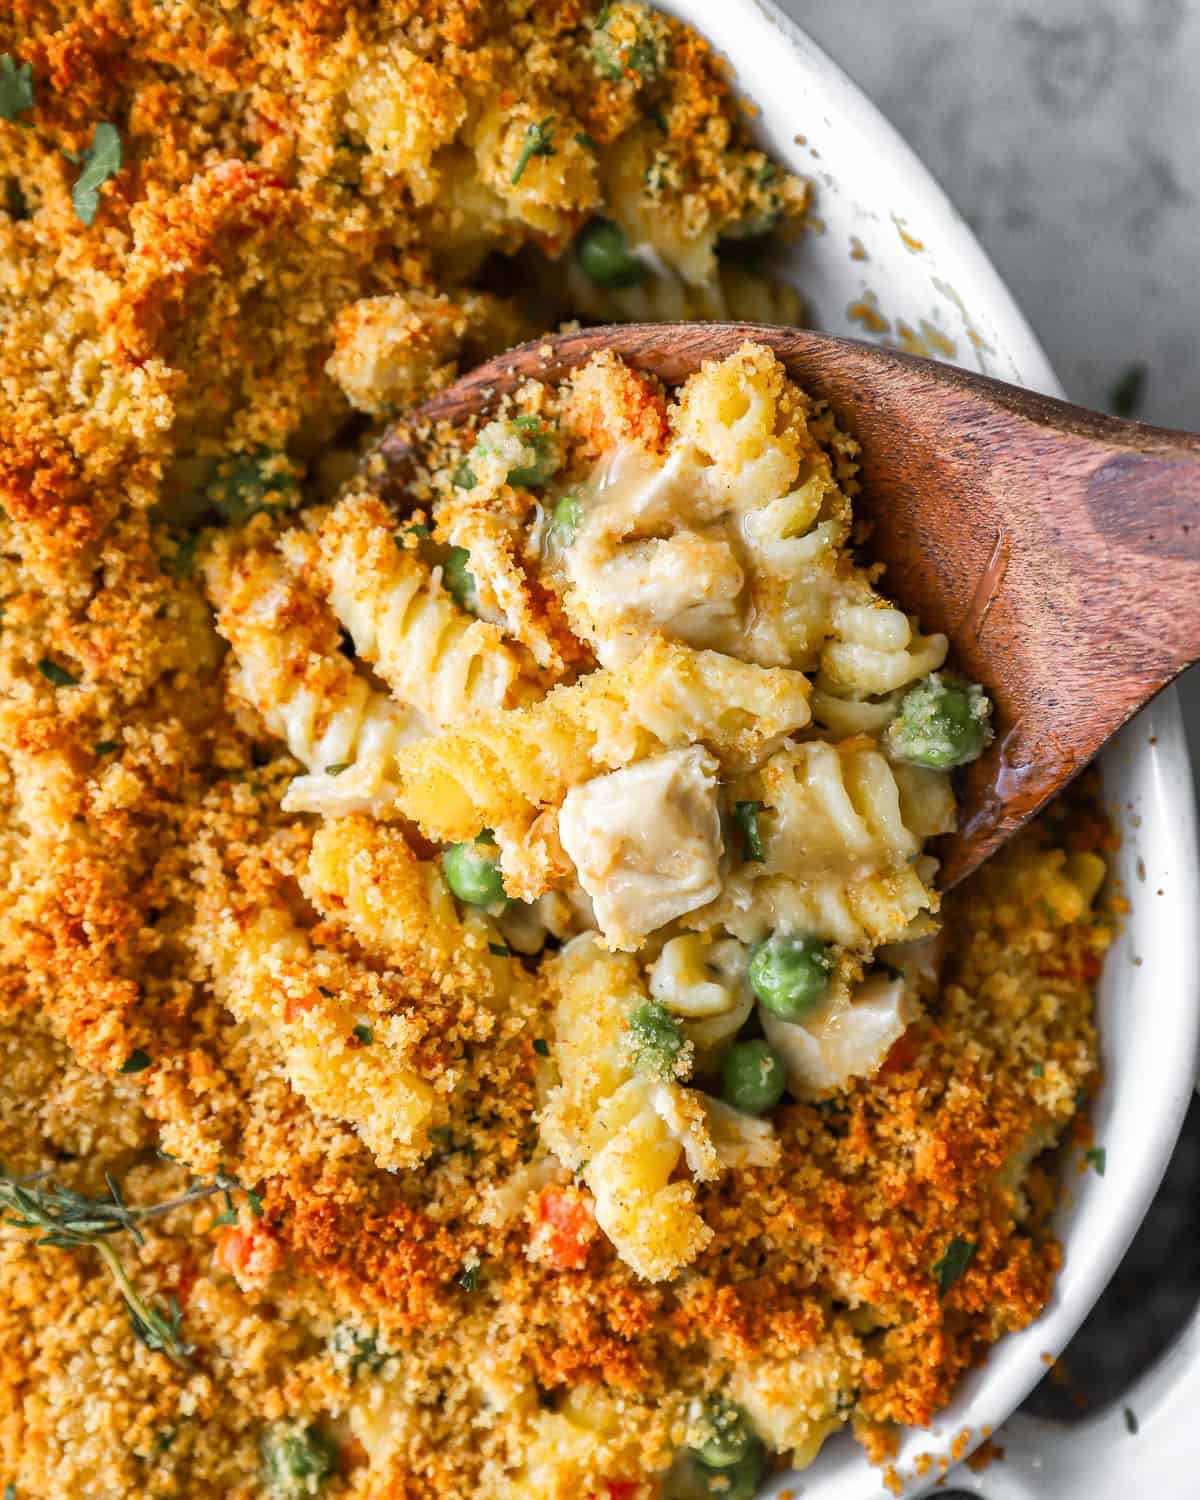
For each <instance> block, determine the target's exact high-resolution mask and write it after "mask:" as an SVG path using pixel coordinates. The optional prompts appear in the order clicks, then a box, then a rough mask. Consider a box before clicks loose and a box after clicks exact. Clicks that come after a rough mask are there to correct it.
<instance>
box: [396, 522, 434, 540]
mask: <svg viewBox="0 0 1200 1500" xmlns="http://www.w3.org/2000/svg"><path fill="white" fill-rule="evenodd" d="M404 535H405V536H415V537H417V538H419V539H420V540H421V541H426V540H428V538H429V537H431V536H432V535H433V532H432V531H431V530H430V528H429V527H428V526H426V525H425V523H424V521H414V522H413V523H412V525H411V526H406V527H405V528H404ZM396 540H397V541H399V540H400V539H399V537H397V538H396Z"/></svg>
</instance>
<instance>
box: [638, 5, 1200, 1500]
mask: <svg viewBox="0 0 1200 1500" xmlns="http://www.w3.org/2000/svg"><path fill="white" fill-rule="evenodd" d="M661 8H662V9H664V10H667V11H670V12H671V13H673V14H675V15H678V16H680V17H681V18H683V19H685V20H688V21H690V22H691V23H692V24H693V25H695V26H696V27H697V28H698V29H699V30H701V31H702V32H703V33H704V34H705V35H706V36H707V37H708V38H709V39H710V40H711V41H712V43H713V44H714V46H716V47H717V49H718V50H719V51H720V52H722V53H723V54H724V55H725V56H726V57H727V58H728V60H729V62H730V63H731V65H732V67H733V69H734V72H735V75H736V79H737V84H738V87H739V89H740V90H741V91H742V93H743V94H744V96H745V97H746V98H747V99H748V100H749V101H751V102H752V104H753V106H754V107H755V109H756V111H757V112H758V113H757V122H756V123H757V128H758V130H759V133H760V135H761V138H762V139H763V141H764V144H766V145H768V146H769V147H770V149H771V151H772V154H773V155H774V156H775V157H776V159H778V160H781V161H783V162H784V163H785V164H786V165H788V166H789V167H791V168H792V169H793V170H795V171H797V172H800V173H802V174H804V175H806V176H809V177H811V178H813V179H814V180H815V182H816V185H817V189H818V202H817V205H816V214H817V217H818V219H819V220H820V222H821V223H822V225H823V232H821V233H820V234H818V235H815V236H806V237H805V238H804V240H802V241H801V242H800V244H799V245H798V246H797V248H796V251H795V254H794V256H793V258H792V261H791V271H792V274H794V277H795V280H796V282H797V284H798V285H799V286H800V287H801V288H802V290H803V291H804V292H805V294H806V295H807V296H808V297H809V299H810V301H811V303H812V306H813V309H814V315H815V321H816V323H817V325H818V326H819V327H821V328H823V329H825V330H827V331H829V332H833V333H844V334H848V335H851V336H857V337H863V336H864V335H865V334H871V333H875V334H877V335H878V336H879V337H883V338H891V339H893V340H896V341H898V342H905V341H906V340H909V341H911V340H912V339H915V340H916V341H917V345H918V349H919V348H920V346H921V345H922V344H923V345H924V346H925V350H926V351H927V352H931V353H941V354H942V355H943V356H946V357H950V358H952V359H953V360H954V361H955V362H957V363H961V364H963V365H966V366H970V367H974V368H978V369H981V370H984V371H985V372H986V373H988V374H992V375H995V376H997V377H999V378H1001V379H1006V380H1011V381H1013V382H1014V383H1017V384H1021V385H1025V386H1028V387H1031V388H1033V389H1038V390H1043V391H1047V392H1051V393H1056V394H1058V393H1060V392H1061V388H1060V386H1059V384H1058V381H1057V379H1056V378H1055V375H1054V372H1053V370H1052V369H1051V368H1050V366H1049V364H1048V362H1047V360H1046V357H1045V355H1044V353H1043V352H1042V350H1041V348H1040V347H1039V345H1038V342H1037V340H1036V338H1035V337H1034V335H1033V333H1032V331H1031V330H1030V329H1029V327H1028V325H1027V324H1026V322H1025V320H1024V318H1023V316H1022V314H1021V313H1020V311H1019V309H1018V308H1017V306H1016V304H1015V302H1014V301H1013V299H1012V297H1011V295H1010V294H1009V292H1008V290H1007V289H1006V288H1005V286H1004V285H1003V283H1002V282H1001V281H1000V278H999V277H998V275H997V273H996V271H995V269H994V268H993V267H992V265H991V263H990V262H989V260H988V259H987V257H986V255H985V254H984V253H983V251H982V249H981V248H980V246H979V245H978V243H977V242H976V241H975V239H974V237H973V236H972V234H971V232H970V230H969V229H968V227H967V226H966V224H965V222H964V221H963V220H962V218H961V217H960V216H959V215H958V213H957V212H956V211H955V210H954V208H953V207H952V206H951V204H950V203H949V201H948V200H947V199H946V197H945V195H944V194H943V193H942V191H941V189H940V188H939V187H938V185H937V184H936V182H935V181H934V180H933V178H932V177H931V176H930V174H929V173H928V172H927V170H926V169H925V168H924V166H923V165H922V164H921V163H920V162H919V161H918V160H917V158H916V157H915V156H914V155H913V153H912V152H911V150H910V149H909V147H908V146H907V145H906V144H905V142H904V141H903V140H902V139H901V138H900V136H899V135H898V134H897V133H896V131H895V130H894V129H893V128H892V126H891V125H890V124H889V123H888V122H887V121H886V120H885V119H884V118H883V117H882V116H881V115H880V114H879V112H878V111H877V110H876V109H875V107H874V106H873V105H872V104H871V103H870V101H869V100H867V99H866V98H865V96H864V95H863V94H862V93H861V92H860V91H859V90H858V88H857V87H856V86H855V85H854V84H853V83H852V82H851V81H850V80H849V79H848V78H847V77H846V75H845V74H844V73H843V72H842V71H841V70H840V69H839V68H837V66H836V65H835V64H834V63H832V62H831V60H830V59H829V58H828V57H826V56H825V54H824V53H822V52H821V51H820V49H819V48H817V47H816V46H815V45H814V44H813V42H812V41H811V40H810V39H809V38H808V37H806V36H805V35H804V34H803V32H801V31H800V29H799V28H798V27H797V26H795V24H794V23H792V22H791V21H789V20H788V19H787V18H786V17H785V16H784V15H783V14H782V13H781V12H779V11H778V10H777V9H776V8H775V7H774V6H773V5H770V4H768V3H764V0H663V3H661ZM852 252H853V253H852ZM876 319H878V320H880V321H879V322H877V323H875V326H874V327H873V328H872V327H869V326H867V325H869V324H871V323H873V322H875V320H876ZM884 325H886V326H884ZM942 340H946V341H948V342H947V345H943V344H942V342H941V341H942ZM911 346H912V345H911V342H910V347H911ZM1101 769H1102V772H1103V775H1104V784H1105V795H1106V798H1107V799H1108V801H1109V802H1110V804H1111V807H1112V810H1113V813H1114V816H1115V817H1116V819H1117V821H1118V823H1119V825H1120V828H1121V833H1122V847H1121V851H1120V854H1119V857H1118V860H1117V871H1116V874H1117V878H1118V880H1119V881H1120V882H1121V884H1122V886H1123V889H1124V890H1125V892H1126V893H1127V895H1128V897H1129V899H1130V902H1131V911H1130V913H1129V916H1128V919H1127V922H1126V924H1125V927H1124V930H1123V932H1122V934H1121V937H1120V939H1119V941H1118V942H1117V944H1116V945H1115V946H1114V948H1113V950H1112V952H1111V954H1110V956H1109V959H1108V962H1107V964H1106V967H1105V973H1104V977H1103V980H1102V983H1101V986H1100V991H1099V996H1098V1014H1099V1022H1100V1026H1101V1032H1102V1056H1103V1060H1104V1068H1105V1083H1104V1087H1103V1089H1102V1091H1101V1093H1100V1095H1099V1097H1098V1099H1097V1100H1096V1101H1095V1105H1094V1108H1093V1118H1094V1121H1095V1126H1096V1134H1097V1139H1098V1141H1100V1142H1102V1143H1103V1144H1104V1146H1105V1148H1106V1152H1107V1171H1106V1174H1105V1176H1104V1177H1103V1178H1100V1177H1098V1176H1096V1175H1095V1174H1094V1173H1088V1174H1087V1175H1086V1176H1080V1175H1077V1174H1076V1173H1075V1172H1074V1170H1073V1169H1072V1168H1071V1167H1068V1169H1067V1171H1068V1178H1067V1193H1066V1195H1065V1198H1066V1201H1065V1202H1064V1205H1063V1208H1062V1210H1061V1211H1060V1213H1059V1215H1058V1217H1057V1220H1056V1225H1057V1228H1058V1231H1059V1233H1060V1235H1061V1237H1062V1240H1063V1244H1064V1248H1065V1252H1066V1260H1065V1265H1064V1268H1063V1271H1062V1274H1061V1275H1060V1277H1059V1279H1058V1283H1057V1285H1056V1289H1055V1292H1054V1295H1053V1298H1052V1300H1051V1303H1050V1305H1049V1307H1048V1308H1047V1310H1046V1312H1045V1313H1044V1314H1043V1316H1042V1318H1041V1319H1039V1320H1038V1322H1037V1323H1035V1324H1034V1325H1033V1326H1032V1327H1031V1328H1029V1329H1027V1330H1026V1331H1025V1332H1023V1333H1021V1334H1019V1335H1013V1336H1010V1337H1009V1338H1007V1339H1005V1340H1003V1341H1002V1342H1001V1343H1000V1344H998V1345H997V1346H996V1347H995V1349H994V1350H993V1352H992V1354H991V1356H990V1358H989V1359H988V1361H987V1362H986V1363H985V1364H984V1365H983V1366H982V1367H980V1368H979V1369H978V1370H976V1371H975V1372H973V1374H972V1375H971V1376H970V1377H969V1378H968V1379H967V1380H966V1381H965V1382H964V1383H963V1385H962V1387H961V1388H960V1391H959V1394H958V1396H957V1397H956V1399H955V1401H954V1403H953V1404H952V1405H951V1406H950V1407H948V1408H947V1409H946V1410H945V1411H943V1412H942V1413H940V1414H939V1416H938V1418H937V1419H936V1420H935V1423H934V1426H933V1428H932V1430H931V1431H929V1432H924V1431H916V1430H912V1431H908V1432H906V1433H905V1434H904V1436H903V1439H902V1442H901V1447H900V1452H899V1455H898V1458H897V1464H896V1467H897V1470H898V1472H899V1473H900V1475H901V1476H902V1478H903V1479H904V1481H905V1482H904V1493H905V1495H909V1496H914V1495H917V1494H919V1493H921V1492H922V1491H924V1490H925V1489H926V1488H928V1487H929V1486H930V1485H932V1484H933V1483H935V1482H936V1481H937V1479H939V1478H940V1477H941V1476H942V1474H943V1473H944V1472H945V1464H946V1462H947V1461H949V1460H951V1459H959V1458H962V1457H964V1456H966V1454H968V1453H969V1452H970V1451H971V1450H972V1448H973V1447H974V1446H975V1445H976V1444H977V1443H978V1442H979V1441H980V1440H981V1439H982V1437H983V1436H984V1435H985V1434H986V1433H988V1432H989V1431H991V1430H992V1429H993V1428H996V1427H999V1425H1000V1424H1001V1422H1003V1421H1004V1419H1005V1418H1006V1417H1007V1416H1008V1415H1009V1413H1010V1412H1011V1411H1013V1409H1014V1408H1015V1407H1016V1406H1017V1405H1018V1404H1019V1402H1020V1401H1021V1400H1023V1398H1024V1397H1025V1395H1026V1394H1028V1392H1029V1390H1030V1389H1032V1387H1033V1386H1034V1385H1035V1384H1036V1382H1037V1381H1038V1379H1039V1378H1040V1377H1041V1376H1042V1375H1043V1374H1044V1373H1045V1368H1046V1359H1047V1357H1052V1356H1056V1355H1057V1354H1058V1353H1060V1352H1061V1350H1062V1349H1063V1348H1064V1346H1065V1345H1066V1343H1067V1341H1068V1340H1069V1339H1070V1337H1071V1335H1072V1334H1073V1333H1074V1332H1075V1330H1076V1328H1077V1327H1078V1326H1079V1324H1080V1323H1081V1322H1082V1321H1083V1318H1084V1317H1085V1316H1086V1314H1087V1312H1088V1310H1089V1309H1090V1308H1091V1306H1092V1304H1093V1303H1094V1301H1095V1299H1096V1298H1097V1297H1098V1296H1099V1294H1100V1292H1101V1291H1102V1290H1103V1288H1104V1286H1105V1284H1106V1283H1107V1282H1108V1280H1109V1278H1110V1277H1111V1275H1112V1273H1113V1271H1114V1270H1115V1269H1116V1266H1117V1264H1118V1262H1119V1260H1120V1258H1121V1256H1122V1255H1123V1253H1124V1251H1125V1250H1126V1248H1127V1247H1128V1244H1129V1241H1130V1240H1131V1239H1132V1237H1133V1235H1134V1233H1135V1231H1136V1229H1137V1226H1138V1224H1139V1223H1140V1222H1141V1219H1142V1217H1143V1216H1144V1214H1145V1211H1146V1209H1147V1207H1148V1206H1149V1203H1150V1200H1151V1198H1152V1197H1153V1195H1154V1192H1155V1190H1156V1188H1157V1186H1158V1184H1159V1182H1160V1180H1161V1177H1162V1173H1163V1171H1164V1169H1165V1166H1166V1163H1167V1160H1168V1159H1169V1157H1170V1153H1171V1150H1172V1148H1173V1146H1174V1143H1175V1140H1176V1137H1177V1135H1178V1131H1179V1127H1180V1125H1181V1123H1182V1119H1183V1114H1184V1111H1185V1109H1186V1107H1187V1103H1188V1100H1189V1097H1190V1093H1191V1089H1192V1086H1193V1083H1194V1080H1195V1076H1196V1059H1197V1049H1198V1047H1200V924H1198V922H1197V914H1198V913H1200V868H1198V856H1197V839H1196V813H1195V806H1194V799H1193V793H1192V781H1191V773H1190V767H1189V762H1188V753H1187V744H1186V740H1185V736H1184V731H1183V724H1182V719H1181V716H1180V713H1179V706H1178V701H1177V698H1176V696H1175V694H1174V692H1173V691H1170V690H1169V691H1168V692H1166V693H1164V694H1163V695H1161V696H1160V697H1159V699H1158V700H1156V702H1155V703H1154V704H1153V705H1151V707H1150V708H1149V709H1148V710H1146V711H1145V712H1144V713H1142V714H1141V715H1140V716H1139V717H1138V718H1137V719H1136V720H1135V721H1134V722H1133V723H1132V724H1130V725H1129V726H1128V727H1127V728H1126V729H1125V730H1124V731H1123V733H1122V734H1121V736H1120V737H1119V738H1118V740H1117V741H1116V742H1115V743H1114V744H1113V745H1112V746H1111V747H1109V749H1108V750H1106V752H1105V754H1104V756H1103V757H1102V759H1101ZM1128 1399H1129V1400H1130V1401H1131V1402H1132V1401H1134V1400H1136V1401H1137V1402H1138V1403H1139V1405H1140V1409H1139V1408H1138V1407H1135V1410H1138V1418H1139V1423H1140V1428H1139V1439H1144V1440H1131V1438H1130V1435H1129V1434H1128V1432H1127V1431H1126V1428H1125V1425H1124V1422H1123V1420H1122V1419H1121V1413H1120V1411H1119V1410H1118V1411H1116V1412H1108V1413H1101V1414H1100V1415H1099V1416H1098V1417H1096V1418H1095V1419H1093V1420H1092V1421H1090V1422H1088V1423H1086V1424H1084V1425H1083V1426H1082V1427H1080V1428H1076V1429H1054V1428H1047V1427H1046V1426H1045V1425H1044V1424H1034V1423H1029V1422H1026V1421H1023V1420H1019V1421H1018V1422H1017V1423H1016V1424H1014V1425H1012V1426H1010V1428H1009V1429H1007V1430H1006V1433H1005V1438H1004V1441H1005V1442H1006V1443H1007V1444H1008V1459H1007V1461H1006V1463H1005V1464H1004V1465H997V1466H994V1467H993V1468H992V1469H991V1470H989V1471H988V1473H987V1474H986V1475H985V1476H984V1477H983V1479H982V1480H980V1479H978V1478H977V1477H976V1476H974V1475H967V1474H966V1473H965V1472H964V1471H959V1473H956V1475H955V1482H956V1483H959V1484H963V1485H965V1486H967V1487H969V1488H971V1489H975V1490H982V1491H983V1492H985V1493H987V1494H988V1495H989V1497H990V1496H992V1495H995V1496H998V1497H1000V1496H1002V1497H1004V1500H1009V1497H1011V1500H1075V1497H1078V1500H1109V1497H1110V1496H1111V1497H1113V1500H1116V1496H1117V1495H1118V1494H1120V1495H1121V1496H1125V1495H1127V1494H1128V1493H1129V1485H1130V1482H1131V1477H1132V1475H1133V1473H1136V1475H1137V1482H1138V1485H1139V1487H1140V1488H1145V1487H1146V1486H1147V1484H1148V1483H1149V1485H1150V1487H1151V1488H1153V1487H1154V1479H1155V1478H1159V1480H1160V1483H1159V1486H1158V1493H1160V1494H1162V1495H1163V1496H1164V1500H1175V1497H1182V1496H1183V1495H1185V1494H1186V1493H1190V1491H1189V1490H1188V1489H1187V1487H1186V1485H1187V1483H1190V1480H1188V1481H1186V1482H1185V1481H1184V1480H1183V1479H1182V1471H1181V1468H1180V1467H1178V1466H1177V1462H1178V1461H1181V1460H1182V1458H1183V1455H1184V1454H1185V1453H1194V1452H1195V1451H1196V1450H1197V1448H1200V1444H1198V1443H1197V1440H1196V1437H1195V1434H1194V1430H1193V1427H1192V1425H1191V1422H1192V1418H1191V1415H1190V1414H1193V1413H1194V1412H1195V1410H1196V1408H1197V1401H1198V1400H1200V1322H1198V1323H1197V1324H1196V1325H1195V1326H1194V1327H1193V1328H1191V1329H1190V1330H1188V1332H1187V1333H1185V1335H1184V1336H1183V1338H1181V1340H1180V1341H1179V1343H1178V1345H1177V1346H1176V1348H1175V1349H1174V1350H1173V1351H1172V1353H1171V1354H1170V1355H1169V1356H1168V1357H1167V1358H1166V1359H1165V1360H1164V1361H1163V1362H1162V1364H1161V1365H1160V1366H1159V1367H1157V1368H1156V1369H1155V1370H1154V1371H1152V1372H1151V1373H1150V1374H1149V1375H1148V1376H1147V1377H1146V1378H1145V1379H1144V1380H1143V1381H1142V1382H1141V1383H1140V1385H1139V1387H1138V1390H1137V1394H1136V1396H1130V1397H1129V1398H1128ZM1185 1415H1186V1418H1187V1419H1186V1421H1185ZM926 1457H927V1459H928V1462H929V1466H928V1467H924V1469H923V1473H924V1477H923V1478H922V1477H918V1476H917V1475H916V1472H915V1471H916V1467H917V1461H918V1459H919V1458H926ZM1131 1465H1133V1466H1135V1467H1133V1468H1131ZM1191 1477H1192V1478H1194V1474H1193V1475H1192V1476H1191ZM782 1491H790V1492H791V1493H792V1494H793V1495H795V1496H797V1497H800V1496H803V1497H805V1500H868V1497H869V1496H871V1495H882V1494H884V1493H886V1491H885V1490H884V1488H883V1485H882V1476H881V1475H880V1473H879V1471H878V1470H876V1469H873V1468H871V1467H870V1466H869V1465H868V1464H867V1463H866V1461H865V1458H864V1457H863V1456H862V1454H861V1453H860V1452H859V1450H857V1448H855V1447H854V1446H853V1445H852V1443H851V1442H850V1441H849V1439H848V1438H846V1437H841V1438H838V1439H837V1440H835V1441H833V1442H831V1443H829V1444H828V1445H827V1446H826V1449H825V1450H824V1452H823V1453H822V1454H821V1456H820V1458H819V1459H818V1461H817V1463H816V1464H814V1465H813V1466H812V1468H810V1469H808V1470H806V1471H805V1472H804V1473H803V1474H802V1475H796V1476H791V1477H789V1478H787V1479H780V1480H779V1481H778V1483H777V1484H775V1485H774V1486H773V1487H772V1491H771V1492H772V1493H780V1492H782Z"/></svg>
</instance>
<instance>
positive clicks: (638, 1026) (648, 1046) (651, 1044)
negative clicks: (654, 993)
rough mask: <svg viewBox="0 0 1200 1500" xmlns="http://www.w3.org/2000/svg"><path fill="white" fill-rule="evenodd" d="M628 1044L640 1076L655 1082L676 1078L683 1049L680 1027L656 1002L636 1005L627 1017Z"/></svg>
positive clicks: (664, 1007) (683, 1041)
mask: <svg viewBox="0 0 1200 1500" xmlns="http://www.w3.org/2000/svg"><path fill="white" fill-rule="evenodd" d="M629 1043H630V1046H631V1048H632V1049H633V1056H634V1064H635V1066H636V1067H637V1070H638V1072H639V1073H648V1074H650V1076H651V1077H654V1078H663V1079H666V1078H672V1077H674V1076H675V1071H676V1065H677V1063H678V1060H679V1054H680V1053H681V1052H682V1051H683V1048H684V1046H685V1038H684V1035H683V1027H682V1026H681V1025H680V1024H679V1022H678V1021H677V1020H676V1019H675V1017H674V1016H673V1015H672V1014H671V1012H670V1011H669V1010H668V1009H667V1008H666V1006H665V1005H660V1004H659V1002H658V1001H657V1000H646V1001H644V1002H643V1003H642V1004H641V1005H635V1006H634V1008H633V1010H632V1011H630V1013H629Z"/></svg>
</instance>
